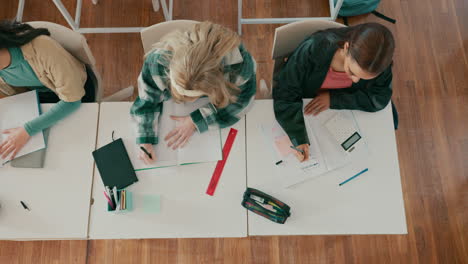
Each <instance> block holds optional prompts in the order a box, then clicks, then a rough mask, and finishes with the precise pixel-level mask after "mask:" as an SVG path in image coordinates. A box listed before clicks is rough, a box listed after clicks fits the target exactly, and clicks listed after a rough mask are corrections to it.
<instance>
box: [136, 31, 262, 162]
mask: <svg viewBox="0 0 468 264" xmlns="http://www.w3.org/2000/svg"><path fill="white" fill-rule="evenodd" d="M138 88H139V91H138V93H139V95H138V98H137V99H136V101H135V102H134V104H133V106H132V108H131V111H130V113H131V115H132V118H133V120H134V123H135V125H136V131H137V138H136V143H137V144H138V145H140V147H143V148H144V149H145V150H146V151H147V152H148V153H149V154H150V155H147V154H146V153H145V152H144V151H143V150H140V153H139V158H140V159H141V160H143V161H144V162H145V163H146V164H150V163H152V162H154V161H155V160H157V157H156V156H155V153H154V150H153V146H152V145H155V144H158V143H160V141H161V140H160V137H164V141H165V142H164V144H167V145H168V146H169V147H171V148H173V149H176V148H179V147H183V146H184V145H186V144H187V143H188V142H189V140H190V137H191V136H192V135H193V133H203V132H205V131H207V130H208V129H210V128H218V127H221V128H223V127H228V126H231V125H233V124H235V123H236V122H237V121H239V119H240V118H242V116H243V115H244V114H245V111H246V110H247V109H248V105H249V104H250V103H251V102H252V101H253V99H254V96H255V90H256V77H255V61H254V59H253V58H252V56H251V55H250V54H249V52H248V51H247V50H246V49H245V48H244V46H243V45H242V44H241V40H240V37H239V36H238V35H237V34H236V33H234V32H233V31H231V30H230V29H227V28H225V27H223V26H221V25H217V24H213V23H211V22H203V23H197V24H195V25H194V26H193V27H192V28H190V29H189V30H187V31H175V32H172V33H170V34H168V35H166V36H165V37H164V38H163V39H162V40H161V41H160V42H158V43H156V44H155V45H154V47H153V50H152V51H150V52H149V53H148V54H146V57H145V60H144V64H143V68H142V71H141V74H140V76H139V77H138ZM200 97H208V99H209V103H208V104H207V105H205V106H203V107H201V108H199V109H197V110H195V111H193V112H192V113H191V114H190V115H188V116H172V117H171V118H172V119H174V120H176V121H177V126H176V127H175V128H174V129H173V130H172V131H171V132H169V133H168V134H167V135H158V124H157V122H158V120H159V116H160V115H161V114H162V112H163V111H164V109H163V102H164V101H166V100H169V99H171V98H172V99H173V100H175V101H176V102H191V101H195V100H197V99H198V98H200Z"/></svg>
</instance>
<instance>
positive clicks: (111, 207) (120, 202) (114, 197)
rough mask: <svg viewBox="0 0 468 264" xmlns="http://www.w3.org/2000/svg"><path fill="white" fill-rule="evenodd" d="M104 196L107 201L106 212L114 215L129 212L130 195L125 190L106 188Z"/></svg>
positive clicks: (130, 204)
mask: <svg viewBox="0 0 468 264" xmlns="http://www.w3.org/2000/svg"><path fill="white" fill-rule="evenodd" d="M104 196H105V197H106V201H107V211H108V212H115V213H123V212H128V211H130V210H131V207H132V193H131V192H129V191H127V190H125V189H120V190H118V189H117V188H116V187H114V188H109V187H108V186H106V190H105V191H104Z"/></svg>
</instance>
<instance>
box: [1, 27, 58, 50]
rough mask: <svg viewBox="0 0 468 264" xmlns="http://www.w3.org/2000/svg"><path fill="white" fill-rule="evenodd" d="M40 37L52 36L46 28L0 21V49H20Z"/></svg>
mask: <svg viewBox="0 0 468 264" xmlns="http://www.w3.org/2000/svg"><path fill="white" fill-rule="evenodd" d="M40 35H47V36H50V32H49V30H47V29H45V28H33V27H31V26H30V25H28V24H25V23H19V22H15V21H8V20H3V21H0V49H5V48H13V47H20V46H23V45H24V44H27V43H29V42H31V41H32V40H33V39H35V38H36V37H38V36H40Z"/></svg>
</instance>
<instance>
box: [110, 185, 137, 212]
mask: <svg viewBox="0 0 468 264" xmlns="http://www.w3.org/2000/svg"><path fill="white" fill-rule="evenodd" d="M123 190H124V189H122V190H117V198H118V199H119V201H120V198H121V196H122V191H123ZM125 195H126V198H125V209H124V210H122V209H120V210H116V209H115V208H112V207H111V206H110V204H109V203H107V211H108V212H113V213H116V214H118V213H126V212H129V211H132V209H133V195H132V193H131V192H129V191H127V190H125Z"/></svg>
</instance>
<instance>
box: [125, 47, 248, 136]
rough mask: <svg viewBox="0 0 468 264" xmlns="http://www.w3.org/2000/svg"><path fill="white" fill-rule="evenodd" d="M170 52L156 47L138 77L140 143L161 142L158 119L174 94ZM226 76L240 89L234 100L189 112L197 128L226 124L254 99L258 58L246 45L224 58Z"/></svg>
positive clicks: (134, 109) (136, 115) (134, 116)
mask: <svg viewBox="0 0 468 264" xmlns="http://www.w3.org/2000/svg"><path fill="white" fill-rule="evenodd" d="M164 55H167V56H164ZM170 55H171V54H170V52H168V51H165V50H155V51H153V52H152V53H151V54H149V55H148V56H147V57H146V58H145V61H144V64H143V68H142V70H141V73H140V75H139V77H138V98H137V99H136V100H135V102H134V103H133V105H132V107H131V109H130V114H131V115H132V119H133V121H134V123H135V124H136V134H137V138H136V143H137V144H146V143H148V144H158V126H157V123H156V122H158V120H159V117H160V115H161V114H162V110H163V109H162V108H163V102H164V101H167V100H169V99H170V98H171V92H170V90H169V89H170V80H169V73H168V72H169V61H168V59H167V57H168V58H170ZM223 63H224V76H225V78H226V80H228V81H229V82H231V83H234V84H235V85H236V86H237V87H239V88H240V90H241V92H240V94H239V95H238V96H237V99H236V101H235V102H233V103H231V104H229V105H228V106H226V107H224V108H216V107H215V106H214V105H213V104H211V103H208V104H206V105H205V106H203V107H201V108H199V109H197V110H195V111H193V112H192V113H191V114H190V116H191V118H192V120H193V122H194V124H195V126H196V127H197V130H198V132H200V133H203V132H205V131H207V130H209V129H217V128H224V127H228V126H231V125H233V124H235V123H236V122H237V121H239V119H240V118H242V117H243V116H244V115H245V113H246V111H247V110H248V108H249V107H248V106H249V105H250V104H251V103H252V102H253V100H254V95H255V90H256V85H257V81H256V75H255V71H256V65H255V60H254V59H253V58H252V56H251V55H250V54H249V53H248V51H247V50H246V49H245V48H244V46H243V45H240V46H239V49H236V50H233V51H232V52H230V53H229V54H228V55H227V56H225V57H224V59H223Z"/></svg>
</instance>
